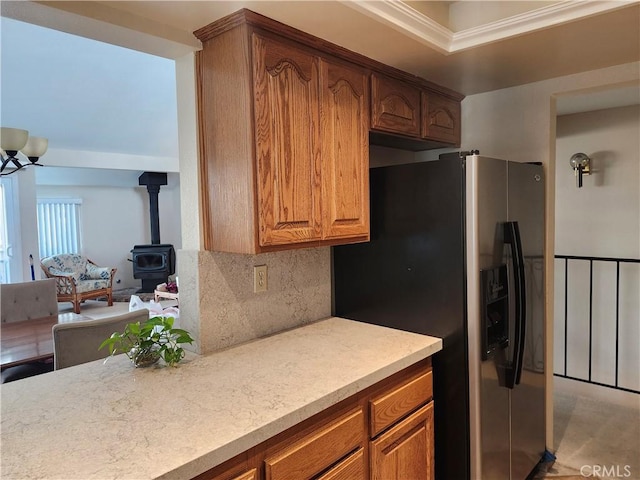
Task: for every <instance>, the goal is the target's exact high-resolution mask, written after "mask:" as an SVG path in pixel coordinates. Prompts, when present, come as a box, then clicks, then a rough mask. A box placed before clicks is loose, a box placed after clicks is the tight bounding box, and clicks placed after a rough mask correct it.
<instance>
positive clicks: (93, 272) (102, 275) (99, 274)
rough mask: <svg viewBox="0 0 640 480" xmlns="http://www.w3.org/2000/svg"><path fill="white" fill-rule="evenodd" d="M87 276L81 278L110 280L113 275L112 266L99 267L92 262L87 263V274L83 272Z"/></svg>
mask: <svg viewBox="0 0 640 480" xmlns="http://www.w3.org/2000/svg"><path fill="white" fill-rule="evenodd" d="M83 276H86V278H82V276H81V277H80V280H109V278H110V277H111V268H110V267H98V266H96V265H93V264H91V263H87V271H86V274H83Z"/></svg>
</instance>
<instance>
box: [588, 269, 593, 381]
mask: <svg viewBox="0 0 640 480" xmlns="http://www.w3.org/2000/svg"><path fill="white" fill-rule="evenodd" d="M592 354H593V260H589V381H591V359H592Z"/></svg>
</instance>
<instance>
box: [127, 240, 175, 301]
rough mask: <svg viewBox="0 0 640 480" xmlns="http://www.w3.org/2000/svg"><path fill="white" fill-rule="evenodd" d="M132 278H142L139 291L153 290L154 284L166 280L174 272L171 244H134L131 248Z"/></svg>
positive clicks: (173, 255)
mask: <svg viewBox="0 0 640 480" xmlns="http://www.w3.org/2000/svg"><path fill="white" fill-rule="evenodd" d="M131 261H132V262H133V278H136V279H139V280H142V288H141V289H140V292H153V291H154V290H155V288H156V285H158V284H159V283H163V282H167V280H168V279H169V275H173V274H174V273H175V272H176V252H175V250H174V249H173V245H169V244H158V245H135V246H134V247H133V250H131Z"/></svg>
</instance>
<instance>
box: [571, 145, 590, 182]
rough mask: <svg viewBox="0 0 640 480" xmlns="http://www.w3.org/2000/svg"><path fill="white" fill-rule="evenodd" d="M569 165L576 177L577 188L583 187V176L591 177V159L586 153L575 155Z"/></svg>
mask: <svg viewBox="0 0 640 480" xmlns="http://www.w3.org/2000/svg"><path fill="white" fill-rule="evenodd" d="M569 164H570V165H571V168H573V171H574V173H575V175H576V186H577V187H578V188H580V187H582V175H591V159H590V158H589V157H588V156H587V155H585V154H584V153H574V154H573V155H571V159H570V160H569Z"/></svg>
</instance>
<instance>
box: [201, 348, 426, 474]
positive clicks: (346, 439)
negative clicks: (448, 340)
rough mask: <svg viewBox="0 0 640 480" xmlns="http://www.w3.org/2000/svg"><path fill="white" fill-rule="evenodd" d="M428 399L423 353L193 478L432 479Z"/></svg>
mask: <svg viewBox="0 0 640 480" xmlns="http://www.w3.org/2000/svg"><path fill="white" fill-rule="evenodd" d="M432 399H433V386H432V370H431V359H430V358H428V359H426V360H424V361H421V362H419V363H417V364H414V365H412V366H410V367H408V368H406V369H405V370H402V371H401V372H398V373H396V374H395V375H392V376H391V377H389V378H387V379H385V380H382V381H381V382H379V383H377V384H375V385H373V386H371V387H369V388H367V389H366V390H364V391H362V392H360V393H358V394H356V395H354V396H353V397H350V398H347V399H346V400H343V401H341V402H340V403H338V404H336V405H334V406H332V407H330V408H328V409H327V410H325V411H323V412H320V413H318V414H317V415H314V416H313V417H311V418H309V419H307V420H305V421H303V422H301V423H300V424H298V425H296V426H293V427H291V428H290V429H289V430H286V431H284V432H282V433H281V434H279V435H277V436H275V437H273V438H272V439H269V440H267V441H266V442H263V443H262V444H259V445H257V446H256V447H254V448H252V449H250V450H248V451H246V452H243V453H242V454H240V455H238V456H236V457H234V458H232V459H230V460H228V461H227V462H225V463H223V464H222V465H219V466H217V467H215V468H213V469H211V470H209V471H208V472H205V473H203V474H202V475H199V476H198V477H196V480H310V479H314V480H367V479H371V480H413V479H415V480H433V479H434V473H433V472H434V463H433V461H434V460H433V459H434V456H433V453H434V444H433V442H434V440H433V409H434V404H433V401H432Z"/></svg>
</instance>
